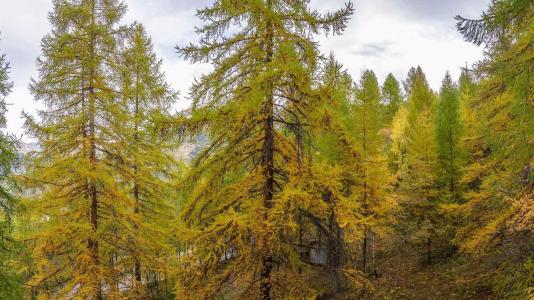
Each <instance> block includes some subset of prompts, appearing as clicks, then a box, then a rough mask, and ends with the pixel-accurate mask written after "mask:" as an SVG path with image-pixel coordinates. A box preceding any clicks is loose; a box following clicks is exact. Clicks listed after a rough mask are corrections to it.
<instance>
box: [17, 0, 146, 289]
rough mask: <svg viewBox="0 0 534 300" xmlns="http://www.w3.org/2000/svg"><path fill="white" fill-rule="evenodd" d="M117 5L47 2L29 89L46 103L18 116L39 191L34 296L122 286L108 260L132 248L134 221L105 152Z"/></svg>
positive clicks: (34, 204) (116, 98) (113, 101)
mask: <svg viewBox="0 0 534 300" xmlns="http://www.w3.org/2000/svg"><path fill="white" fill-rule="evenodd" d="M125 11H126V6H125V5H124V4H123V2H122V1H118V0H111V1H108V0H106V1H104V0H87V1H70V0H56V1H54V3H53V11H52V12H51V13H50V17H49V19H50V22H51V24H52V32H51V33H50V34H48V35H47V36H45V37H44V38H43V41H42V57H41V58H40V59H39V60H38V68H39V78H38V79H37V80H33V81H32V83H31V85H30V90H31V92H32V93H33V95H34V97H35V99H36V100H38V101H42V102H43V103H44V104H45V105H46V108H45V109H44V110H42V111H40V112H39V116H40V121H37V120H35V119H34V118H33V117H31V116H28V115H27V116H26V128H27V130H28V132H30V133H31V134H32V135H33V137H34V138H35V139H37V141H38V142H39V144H40V146H41V151H40V152H37V153H34V155H33V157H32V158H31V160H30V161H29V165H28V168H27V170H28V175H27V176H26V177H27V178H28V184H29V187H33V188H35V189H37V190H38V191H39V192H38V193H36V194H35V195H34V196H32V197H31V198H30V199H29V200H28V205H29V209H28V212H29V213H31V214H34V216H35V217H34V219H35V220H36V222H37V223H38V224H37V225H38V226H36V230H35V232H34V233H33V234H32V235H31V236H30V238H31V239H32V240H33V243H32V244H31V245H32V254H33V257H34V261H35V265H36V271H35V274H34V276H33V278H32V279H31V281H30V283H29V284H30V285H32V286H34V287H35V289H36V290H37V291H38V293H39V295H40V296H41V297H43V298H63V297H78V298H91V299H103V298H104V296H106V297H109V298H113V297H119V296H118V295H119V294H120V293H121V291H119V288H118V286H119V284H121V283H122V284H125V283H127V282H128V281H127V279H125V278H124V277H121V276H119V275H121V274H125V273H126V272H125V270H126V269H125V268H126V266H125V265H124V264H126V263H127V262H124V264H120V263H117V262H114V263H111V261H112V260H111V256H112V254H115V253H121V252H128V253H135V251H134V250H135V249H131V247H132V245H136V244H137V243H133V242H132V241H131V239H130V238H131V237H137V236H138V235H136V232H134V231H135V230H134V228H138V227H139V226H140V224H139V223H140V221H139V219H138V218H136V217H135V216H133V215H132V209H133V207H135V201H133V198H132V197H131V196H130V195H129V191H127V190H126V189H125V188H124V187H123V179H122V178H121V177H120V176H118V175H119V174H120V172H119V171H118V169H117V164H116V159H117V158H116V156H115V155H114V153H115V147H116V144H117V141H118V140H120V137H121V136H122V134H123V133H122V132H119V131H117V130H115V129H116V128H117V126H115V122H116V120H117V118H118V116H120V113H121V111H122V110H121V104H122V101H120V99H121V95H120V93H119V87H118V84H117V78H119V76H120V71H121V65H122V64H121V58H120V52H121V51H120V50H121V49H120V44H121V43H122V38H123V37H124V35H125V34H126V33H127V32H128V31H129V29H128V28H126V27H120V26H118V25H117V24H118V22H119V21H120V19H121V18H122V16H123V15H124V13H125ZM130 266H131V265H130ZM104 294H106V295H104Z"/></svg>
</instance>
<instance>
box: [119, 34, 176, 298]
mask: <svg viewBox="0 0 534 300" xmlns="http://www.w3.org/2000/svg"><path fill="white" fill-rule="evenodd" d="M122 56H123V57H122V59H123V66H124V67H123V68H122V69H121V77H120V84H121V85H120V87H121V96H122V100H123V103H122V104H123V106H122V107H121V109H120V110H119V111H120V114H117V115H116V120H115V122H114V126H115V127H116V128H115V129H114V130H116V132H119V133H121V135H120V138H119V139H117V141H116V144H115V145H114V146H113V147H112V149H113V150H112V151H113V156H114V157H116V158H117V159H116V163H117V165H118V167H117V170H118V173H120V174H121V175H122V176H123V178H124V180H125V182H126V183H125V184H126V186H127V189H128V190H129V193H128V195H129V196H130V197H131V198H132V200H131V201H132V202H133V203H134V206H133V207H132V208H131V209H132V211H133V212H134V214H135V216H134V217H135V218H136V219H137V222H138V223H136V225H135V226H136V227H135V228H134V230H133V231H132V232H130V233H133V234H134V235H135V236H131V237H129V239H130V240H131V241H132V243H134V244H133V245H131V249H132V250H133V253H132V254H131V255H130V257H131V258H132V260H133V272H134V279H135V282H136V284H135V286H134V287H135V289H136V291H135V293H136V294H135V296H136V297H144V296H146V295H142V293H143V290H144V288H143V278H142V277H143V276H142V275H143V273H144V274H145V277H147V278H148V277H154V276H159V275H160V274H161V275H164V276H167V274H168V273H169V269H168V267H167V265H168V262H166V260H167V259H168V257H165V255H166V254H167V253H168V252H169V251H163V250H165V247H166V245H165V243H164V242H165V241H166V239H167V234H168V232H167V231H166V228H168V227H170V226H169V224H168V223H167V222H168V221H169V220H172V219H173V213H172V210H171V207H170V205H169V204H170V203H168V202H167V200H166V199H169V197H170V194H171V190H170V187H171V185H170V182H171V181H173V172H174V170H175V169H176V168H175V166H173V165H174V159H173V158H172V157H171V146H172V145H171V144H169V143H167V142H166V141H164V140H162V139H161V138H160V137H158V136H157V135H156V134H155V131H154V128H153V125H152V124H153V122H152V119H153V118H155V117H162V116H166V115H168V112H169V109H170V107H171V105H172V104H173V102H174V101H175V99H176V93H175V92H173V91H172V89H171V88H170V87H169V85H168V84H167V83H166V82H165V75H164V73H163V72H162V71H161V60H159V59H158V58H157V56H156V54H155V53H154V50H153V45H152V41H151V39H150V38H149V37H148V36H147V34H146V32H145V29H144V27H143V26H142V25H141V24H135V25H134V26H133V30H132V31H130V32H128V34H127V36H126V39H125V49H124V51H123V55H122ZM139 226H140V227H139ZM126 255H127V254H126ZM157 280H159V279H158V278H157V277H156V278H151V279H150V281H152V282H148V281H149V280H145V282H147V283H149V284H156V283H157V282H156V281H157ZM151 288H153V287H151Z"/></svg>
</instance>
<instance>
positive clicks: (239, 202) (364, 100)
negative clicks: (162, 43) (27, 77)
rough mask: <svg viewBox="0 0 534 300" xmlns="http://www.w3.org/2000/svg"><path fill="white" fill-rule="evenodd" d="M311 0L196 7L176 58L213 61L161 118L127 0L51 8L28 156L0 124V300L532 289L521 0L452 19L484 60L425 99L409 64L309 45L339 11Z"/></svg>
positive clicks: (528, 293)
mask: <svg viewBox="0 0 534 300" xmlns="http://www.w3.org/2000/svg"><path fill="white" fill-rule="evenodd" d="M310 6H311V4H310V3H309V1H306V0H261V1H259V0H246V1H230V0H217V1H213V3H212V4H211V5H210V6H208V7H206V8H204V9H201V10H199V11H198V12H197V15H198V17H199V18H200V19H201V21H202V24H201V25H200V27H198V28H196V34H197V35H198V36H199V40H198V42H197V43H192V44H189V45H188V46H184V47H182V46H178V47H177V48H176V49H177V51H178V54H179V55H181V56H182V57H183V58H184V59H186V60H188V61H190V62H191V63H209V64H211V65H212V66H213V68H212V69H211V71H210V72H208V73H207V74H205V75H203V76H202V77H201V78H199V79H198V80H197V81H196V82H195V83H194V84H193V86H192V87H191V90H190V99H191V100H192V106H191V109H190V110H187V111H183V112H179V113H175V114H173V113H171V110H172V109H173V106H174V104H176V101H177V99H178V93H177V92H176V91H174V90H172V88H170V85H169V84H168V83H167V82H166V79H165V74H164V73H163V72H162V70H161V69H162V62H161V60H160V59H159V58H158V57H157V55H156V54H155V51H154V46H153V45H152V41H151V39H150V37H149V36H148V34H147V32H146V31H145V28H144V27H143V25H142V24H141V23H139V22H135V23H133V24H126V25H125V24H123V23H122V21H121V20H122V18H123V16H124V15H125V13H126V9H127V8H126V4H125V2H124V1H119V0H84V1H78V0H54V1H53V10H52V12H51V13H50V16H49V20H50V23H51V25H52V31H51V32H50V33H49V34H48V35H46V36H45V37H44V38H43V40H42V44H41V45H42V46H41V51H42V53H41V57H40V58H39V59H38V61H37V69H38V77H37V78H36V79H33V80H32V83H31V85H30V91H31V92H32V94H33V96H34V98H35V100H36V101H38V102H39V103H41V104H43V107H44V108H43V109H42V110H41V111H39V115H38V116H32V115H29V114H24V117H25V120H26V124H25V128H26V130H27V133H28V136H29V137H31V138H32V139H34V140H36V141H37V142H38V144H39V149H38V150H35V151H31V152H30V153H26V154H22V153H20V152H21V151H20V150H19V147H18V145H19V141H17V140H16V139H15V138H14V137H13V136H11V135H10V134H8V133H5V132H4V130H3V131H2V132H0V149H1V152H0V299H96V300H101V299H531V298H533V297H534V281H533V278H534V255H533V254H534V246H533V245H534V190H533V188H534V184H533V182H534V181H533V180H534V172H533V169H534V165H533V164H534V118H533V116H534V102H533V99H534V31H533V27H534V3H533V2H532V1H530V0H493V1H492V2H491V3H490V5H489V7H488V8H487V10H486V11H485V12H484V13H483V14H482V16H481V18H480V19H478V20H470V19H465V18H462V17H460V16H457V17H456V19H457V27H458V30H459V31H460V33H461V34H463V35H464V37H465V39H466V41H468V42H472V43H474V44H476V45H479V46H483V47H484V49H485V58H484V59H483V60H482V61H480V62H478V63H477V64H475V65H474V66H473V68H468V67H466V68H465V69H462V72H461V76H460V78H458V80H456V79H454V78H452V77H451V75H450V73H449V72H447V73H446V74H445V77H444V79H443V81H442V85H441V88H440V89H439V91H433V90H432V89H431V88H430V85H429V84H428V82H427V78H426V75H425V73H424V71H423V69H422V68H421V67H413V68H411V69H410V70H409V72H408V74H407V77H406V78H405V79H404V80H401V81H399V80H397V79H396V78H395V77H394V76H393V75H392V74H389V75H388V76H387V77H386V79H385V81H384V82H383V84H382V85H380V84H379V82H378V79H377V77H376V75H375V73H374V72H373V71H372V70H364V71H362V73H361V78H359V80H357V81H355V80H353V78H351V76H350V75H349V74H348V72H347V71H346V70H344V67H343V66H342V65H341V64H340V63H339V62H338V61H336V59H335V57H334V55H333V54H331V55H330V56H324V55H322V54H321V53H320V51H319V44H318V43H317V41H316V39H317V38H318V36H319V35H321V34H334V35H341V34H342V33H343V31H344V30H345V28H346V26H347V24H348V22H349V20H350V18H351V16H352V14H353V13H354V8H353V4H352V3H350V2H349V3H347V4H346V5H345V6H344V7H341V8H340V9H339V10H337V11H334V12H328V13H319V12H317V11H315V10H313V9H312V8H311V7H310ZM9 71H10V65H9V63H8V61H7V57H6V56H5V55H0V127H1V128H2V129H4V128H5V126H6V122H7V120H6V117H5V113H6V110H7V104H6V100H5V98H6V96H7V95H8V94H9V93H10V91H11V89H12V87H13V83H12V82H11V81H10V79H9V76H8V75H9ZM401 86H402V90H401ZM199 141H204V142H199ZM186 142H193V143H197V147H199V148H200V151H198V153H195V154H194V155H192V157H191V159H190V160H188V159H181V158H177V156H176V151H177V149H178V148H179V147H180V146H181V145H182V144H184V143H186Z"/></svg>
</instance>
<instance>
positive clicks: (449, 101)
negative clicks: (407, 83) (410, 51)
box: [436, 72, 463, 202]
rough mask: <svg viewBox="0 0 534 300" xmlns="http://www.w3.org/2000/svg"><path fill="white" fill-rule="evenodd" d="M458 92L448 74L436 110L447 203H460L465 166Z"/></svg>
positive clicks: (442, 179) (441, 170)
mask: <svg viewBox="0 0 534 300" xmlns="http://www.w3.org/2000/svg"><path fill="white" fill-rule="evenodd" d="M459 100H460V99H459V95H458V89H457V87H456V85H455V84H454V83H453V82H452V78H451V76H450V74H449V73H448V72H447V74H446V75H445V78H444V79H443V83H442V85H441V90H440V93H439V102H438V105H437V109H436V138H437V143H438V149H437V150H438V160H439V167H440V171H439V177H440V179H439V180H440V182H441V184H442V185H444V186H445V187H446V189H445V191H446V192H447V196H446V198H447V199H446V201H451V202H457V201H458V200H459V198H460V197H461V196H460V189H461V188H460V187H459V184H458V181H459V180H458V179H459V177H460V168H461V166H462V165H461V164H462V160H461V158H462V157H461V156H462V153H461V150H460V148H459V146H460V145H459V143H460V139H461V137H462V133H463V128H462V124H461V119H460V101H459Z"/></svg>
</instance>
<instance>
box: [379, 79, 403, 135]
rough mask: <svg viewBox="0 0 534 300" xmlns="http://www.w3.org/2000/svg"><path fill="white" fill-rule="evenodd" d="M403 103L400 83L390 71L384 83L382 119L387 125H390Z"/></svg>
mask: <svg viewBox="0 0 534 300" xmlns="http://www.w3.org/2000/svg"><path fill="white" fill-rule="evenodd" d="M402 103H403V99H402V95H401V89H400V84H399V82H398V81H397V79H395V76H393V74H391V73H389V74H388V76H387V77H386V80H385V81H384V84H383V85H382V105H383V106H384V107H383V110H382V111H383V116H382V120H383V123H384V126H385V127H389V126H390V124H391V121H392V120H393V117H394V116H395V114H396V113H397V111H398V110H399V108H400V107H401V105H402Z"/></svg>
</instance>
